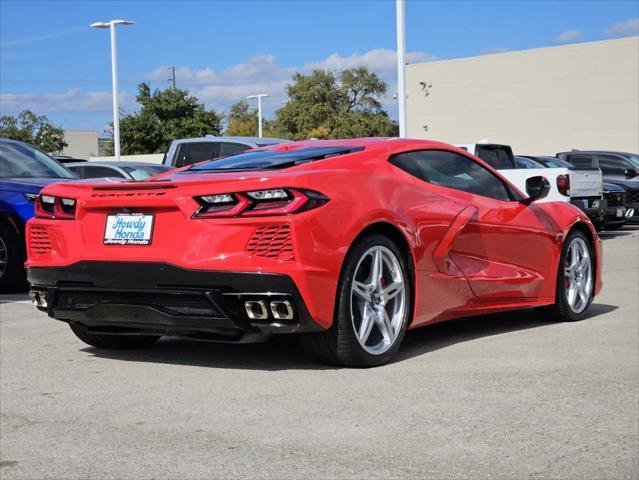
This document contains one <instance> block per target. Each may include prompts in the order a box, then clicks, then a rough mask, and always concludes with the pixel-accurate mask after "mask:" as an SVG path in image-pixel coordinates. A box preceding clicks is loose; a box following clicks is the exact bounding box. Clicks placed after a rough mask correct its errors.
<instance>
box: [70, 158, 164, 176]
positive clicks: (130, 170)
mask: <svg viewBox="0 0 639 480" xmlns="http://www.w3.org/2000/svg"><path fill="white" fill-rule="evenodd" d="M65 167H67V168H68V169H69V170H71V171H72V172H73V173H74V174H75V175H76V176H77V177H78V178H126V179H127V180H145V179H147V178H149V177H152V176H153V175H157V174H158V173H164V172H168V171H169V170H173V167H170V166H167V165H158V164H153V163H145V162H78V163H67V164H65Z"/></svg>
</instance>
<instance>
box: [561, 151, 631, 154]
mask: <svg viewBox="0 0 639 480" xmlns="http://www.w3.org/2000/svg"><path fill="white" fill-rule="evenodd" d="M579 153H586V154H588V153H612V154H613V155H637V154H636V153H630V152H619V151H616V150H571V151H569V152H559V153H558V154H557V155H562V154H563V155H568V154H579Z"/></svg>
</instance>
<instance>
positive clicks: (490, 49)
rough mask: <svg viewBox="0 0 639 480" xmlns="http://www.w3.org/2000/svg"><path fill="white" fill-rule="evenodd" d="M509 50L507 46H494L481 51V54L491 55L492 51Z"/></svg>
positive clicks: (501, 51) (504, 51)
mask: <svg viewBox="0 0 639 480" xmlns="http://www.w3.org/2000/svg"><path fill="white" fill-rule="evenodd" d="M510 51H511V49H510V48H508V47H496V48H489V49H488V50H484V51H482V52H481V55H492V54H494V53H506V52H510Z"/></svg>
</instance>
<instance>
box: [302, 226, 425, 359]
mask: <svg viewBox="0 0 639 480" xmlns="http://www.w3.org/2000/svg"><path fill="white" fill-rule="evenodd" d="M376 246H382V247H386V248H387V249H389V250H390V251H391V252H392V253H393V255H394V256H395V257H396V258H397V260H398V261H399V265H400V266H401V270H402V275H403V279H404V284H405V286H404V292H405V295H406V297H405V313H404V319H403V323H402V324H401V328H400V329H399V330H398V333H397V336H396V338H395V341H394V343H392V346H391V347H390V348H389V349H388V350H387V351H386V352H384V353H381V354H371V353H369V352H368V351H366V350H365V349H364V348H363V347H362V345H361V344H360V342H359V340H358V339H357V337H356V333H355V327H354V325H353V319H352V317H351V285H352V282H353V279H354V275H355V270H356V267H357V265H358V263H359V261H360V259H361V258H362V257H363V255H364V254H365V253H366V252H367V251H368V250H369V249H370V248H372V247H376ZM411 290H412V288H411V279H410V276H409V272H408V269H407V267H406V262H405V260H404V257H403V256H402V253H401V252H400V250H399V248H398V247H397V245H395V243H393V242H392V241H391V240H390V239H389V238H388V237H385V236H383V235H379V234H374V235H370V236H367V237H364V238H362V239H360V240H359V241H358V242H357V243H356V244H355V245H353V247H352V248H351V250H350V252H349V253H348V255H347V257H346V260H345V261H344V265H343V267H342V272H341V275H340V281H339V284H338V288H337V297H336V308H335V315H334V319H333V325H332V326H331V328H329V329H328V330H326V331H324V332H320V333H307V334H301V335H299V340H300V343H301V345H302V348H303V349H304V350H305V351H306V353H307V354H308V355H309V356H310V357H311V358H313V359H315V360H317V361H319V362H321V363H326V364H330V365H342V366H347V367H374V366H378V365H383V364H385V363H387V362H389V361H390V360H391V358H392V357H393V355H394V354H395V352H396V351H397V349H398V348H399V346H400V344H401V343H402V340H403V338H404V334H405V333H406V328H407V326H408V324H409V322H410V317H411V313H412V308H411V305H412V304H411V298H412V296H411Z"/></svg>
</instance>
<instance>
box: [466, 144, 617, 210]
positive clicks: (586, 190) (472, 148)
mask: <svg viewBox="0 0 639 480" xmlns="http://www.w3.org/2000/svg"><path fill="white" fill-rule="evenodd" d="M455 146H457V147H458V148H461V149H463V150H466V151H467V152H469V153H472V154H473V155H475V156H476V157H479V158H481V159H482V160H483V161H485V162H486V163H488V164H489V165H491V166H492V167H493V168H495V169H496V170H499V173H501V174H502V175H503V176H504V177H506V178H507V179H508V180H510V181H511V182H512V183H513V185H515V186H516V187H517V188H518V189H519V190H521V191H522V192H525V191H526V179H527V178H529V177H532V176H537V175H541V176H543V177H546V178H547V179H548V181H549V183H550V192H549V193H548V196H547V197H546V198H544V199H543V200H540V201H542V202H570V203H572V204H573V205H575V206H577V207H579V208H580V209H581V210H583V211H584V212H585V213H586V214H587V215H588V217H590V219H591V220H592V221H593V222H601V221H602V220H603V217H604V216H605V214H606V201H605V200H604V199H603V179H602V175H601V170H600V169H599V165H598V164H597V163H596V162H593V163H592V164H589V165H580V166H579V167H577V166H573V167H571V168H538V169H535V168H518V166H517V164H516V162H515V157H514V155H513V151H512V148H511V147H510V146H509V145H499V144H496V143H469V144H456V145H455Z"/></svg>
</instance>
